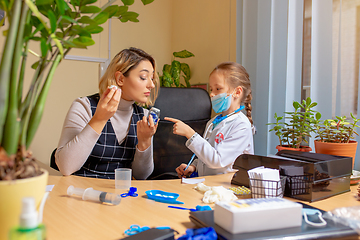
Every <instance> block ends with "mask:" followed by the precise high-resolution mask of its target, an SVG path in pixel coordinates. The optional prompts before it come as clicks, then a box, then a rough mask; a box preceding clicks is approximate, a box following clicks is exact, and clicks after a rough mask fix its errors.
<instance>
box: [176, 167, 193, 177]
mask: <svg viewBox="0 0 360 240" xmlns="http://www.w3.org/2000/svg"><path fill="white" fill-rule="evenodd" d="M186 166H187V164H185V163H182V164H181V165H180V166H178V167H177V168H176V169H175V170H176V172H177V174H178V177H179V178H182V177H186V176H190V175H191V174H192V173H193V172H195V170H196V168H195V166H194V165H190V166H189V167H188V169H186V171H185V168H186Z"/></svg>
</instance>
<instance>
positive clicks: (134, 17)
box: [120, 12, 139, 22]
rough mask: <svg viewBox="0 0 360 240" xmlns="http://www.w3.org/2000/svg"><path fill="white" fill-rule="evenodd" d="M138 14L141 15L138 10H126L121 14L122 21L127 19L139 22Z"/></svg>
mask: <svg viewBox="0 0 360 240" xmlns="http://www.w3.org/2000/svg"><path fill="white" fill-rule="evenodd" d="M138 16H139V14H138V13H136V12H126V13H124V14H122V15H121V17H120V21H121V22H127V21H131V22H138V21H139V20H138V19H137V17H138Z"/></svg>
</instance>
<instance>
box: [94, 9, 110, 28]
mask: <svg viewBox="0 0 360 240" xmlns="http://www.w3.org/2000/svg"><path fill="white" fill-rule="evenodd" d="M108 19H109V14H108V13H107V12H101V13H99V14H98V15H97V16H96V17H95V18H94V20H95V22H96V23H97V24H99V25H100V24H103V23H105V22H106V21H107V20H108Z"/></svg>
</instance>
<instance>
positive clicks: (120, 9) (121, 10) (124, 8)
mask: <svg viewBox="0 0 360 240" xmlns="http://www.w3.org/2000/svg"><path fill="white" fill-rule="evenodd" d="M128 9H129V7H128V6H120V7H118V10H117V12H116V14H115V15H114V16H115V17H120V16H121V15H122V14H124V13H126V12H127V11H128Z"/></svg>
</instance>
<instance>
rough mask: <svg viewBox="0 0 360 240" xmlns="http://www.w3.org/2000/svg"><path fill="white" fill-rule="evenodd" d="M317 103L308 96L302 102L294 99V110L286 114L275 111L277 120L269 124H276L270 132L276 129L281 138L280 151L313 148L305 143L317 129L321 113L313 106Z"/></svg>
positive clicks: (276, 133) (308, 150)
mask: <svg viewBox="0 0 360 240" xmlns="http://www.w3.org/2000/svg"><path fill="white" fill-rule="evenodd" d="M316 105H317V103H316V102H311V98H309V97H308V98H307V99H306V100H303V101H302V102H301V103H299V102H296V101H294V102H293V107H294V111H293V112H285V116H278V115H277V114H276V113H275V115H274V118H275V120H276V122H275V123H268V125H275V126H274V127H273V128H271V129H270V130H269V132H272V131H274V132H275V135H276V136H278V138H279V145H278V146H276V149H278V151H280V150H284V149H287V150H296V151H303V152H310V151H311V150H312V149H311V148H310V147H309V146H306V145H305V144H304V143H308V141H307V138H308V137H310V136H311V135H310V134H311V133H312V132H314V131H315V128H314V124H315V122H316V119H318V118H319V113H318V112H316V111H314V110H312V108H313V107H315V106H316ZM320 116H321V115H320Z"/></svg>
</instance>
